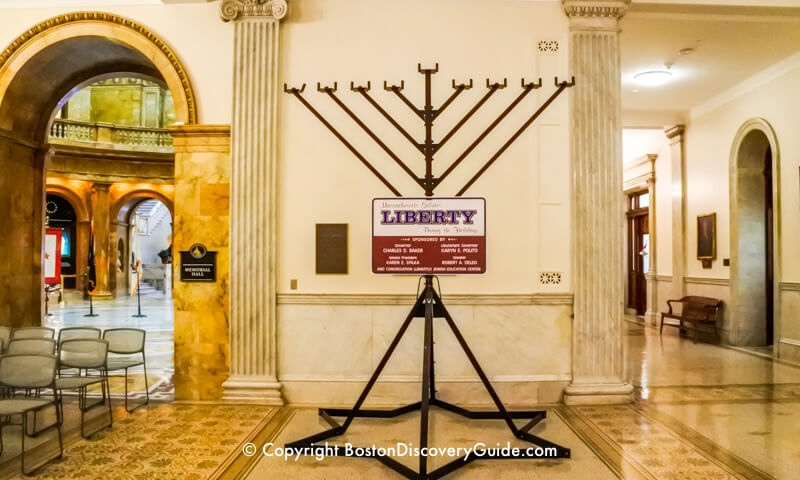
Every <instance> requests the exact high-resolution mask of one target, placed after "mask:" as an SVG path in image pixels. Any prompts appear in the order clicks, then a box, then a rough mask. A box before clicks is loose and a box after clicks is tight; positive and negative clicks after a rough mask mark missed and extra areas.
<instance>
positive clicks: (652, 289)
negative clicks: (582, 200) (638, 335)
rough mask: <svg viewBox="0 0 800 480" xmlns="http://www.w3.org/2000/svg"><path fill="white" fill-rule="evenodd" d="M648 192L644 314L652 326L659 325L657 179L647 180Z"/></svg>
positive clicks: (653, 169)
mask: <svg viewBox="0 0 800 480" xmlns="http://www.w3.org/2000/svg"><path fill="white" fill-rule="evenodd" d="M650 168H651V171H653V172H655V170H656V169H655V158H653V159H652V160H651V167H650ZM647 192H648V194H649V197H650V206H649V207H648V208H649V210H650V213H649V214H648V217H647V221H648V224H647V232H648V238H649V250H650V252H649V253H650V255H649V258H648V264H647V266H648V269H647V273H646V274H645V280H646V281H647V311H646V312H645V314H644V321H645V322H647V323H648V324H650V325H654V326H655V325H658V283H657V277H658V271H657V270H656V268H657V261H656V260H657V255H658V252H657V250H658V249H657V248H656V247H657V244H656V239H657V238H658V237H657V235H656V179H655V177H654V176H653V177H650V178H649V179H648V180H647Z"/></svg>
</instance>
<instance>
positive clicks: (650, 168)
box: [621, 153, 658, 325]
mask: <svg viewBox="0 0 800 480" xmlns="http://www.w3.org/2000/svg"><path fill="white" fill-rule="evenodd" d="M656 159H658V155H657V154H654V153H648V154H646V155H642V156H641V157H639V158H637V159H636V160H633V161H632V162H630V163H628V164H627V165H625V166H624V168H623V179H624V181H623V191H622V193H623V195H622V201H621V203H622V215H623V217H624V218H625V219H626V222H627V212H628V195H630V194H633V193H636V192H639V191H647V192H649V193H650V204H649V206H648V207H647V208H648V209H649V210H648V215H649V217H648V219H649V224H648V226H647V229H648V234H649V235H650V259H649V265H648V266H649V270H648V272H646V273H645V278H646V279H647V311H646V312H645V314H644V319H645V323H648V324H650V325H656V324H657V323H658V290H657V288H658V285H657V282H656V278H657V276H658V272H657V270H658V268H657V263H656V260H657V256H656V254H657V246H658V243H657V235H656ZM627 228H628V227H627V225H626V227H625V229H624V230H623V235H627ZM623 238H624V237H623ZM622 244H623V248H624V250H625V257H626V258H627V257H628V242H627V241H623V242H622ZM623 268H626V269H627V265H626V266H625V267H623ZM624 277H625V285H624V287H625V288H624V292H625V293H624V295H625V298H623V299H622V301H623V303H624V305H626V308H627V304H628V302H627V295H628V291H629V289H630V285H629V281H630V280H629V275H627V274H626V275H625V276H624Z"/></svg>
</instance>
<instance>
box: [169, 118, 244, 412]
mask: <svg viewBox="0 0 800 480" xmlns="http://www.w3.org/2000/svg"><path fill="white" fill-rule="evenodd" d="M169 131H170V133H171V134H172V138H173V143H174V145H175V216H174V219H173V234H172V249H173V255H174V257H173V258H175V261H173V263H172V268H173V278H174V282H173V288H172V297H173V300H174V305H175V398H176V399H178V400H219V399H220V398H222V383H223V382H224V381H225V379H226V378H227V377H228V372H229V367H230V353H229V346H228V322H229V318H230V315H229V312H230V308H229V305H230V302H229V288H228V286H229V284H230V267H229V264H230V262H229V259H230V223H229V218H230V170H231V159H230V143H231V139H230V127H229V126H227V125H174V126H171V127H169ZM195 243H201V244H203V245H205V246H206V247H207V248H208V250H210V251H215V252H217V281H216V282H182V281H180V271H179V269H180V261H179V258H180V253H179V252H181V251H187V250H189V248H190V247H191V246H192V245H193V244H195Z"/></svg>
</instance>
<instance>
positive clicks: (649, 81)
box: [633, 70, 672, 87]
mask: <svg viewBox="0 0 800 480" xmlns="http://www.w3.org/2000/svg"><path fill="white" fill-rule="evenodd" d="M671 78H672V73H671V72H669V71H667V70H650V71H648V72H642V73H637V74H636V75H634V76H633V79H634V80H636V83H638V84H640V85H644V86H646V87H657V86H659V85H663V84H664V83H667V82H668V81H669V80H670V79H671Z"/></svg>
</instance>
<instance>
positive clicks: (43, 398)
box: [0, 327, 150, 475]
mask: <svg viewBox="0 0 800 480" xmlns="http://www.w3.org/2000/svg"><path fill="white" fill-rule="evenodd" d="M145 335H146V334H145V331H144V330H141V329H134V328H113V329H108V330H105V331H101V330H100V329H99V328H94V327H69V328H63V329H61V330H59V332H58V337H56V336H55V330H54V329H52V328H45V327H26V328H14V329H11V328H8V327H0V454H2V452H3V426H5V425H20V438H21V445H22V454H21V468H22V473H23V474H24V475H32V474H33V473H35V472H36V470H38V469H39V468H41V466H44V465H40V466H39V467H35V468H32V469H29V468H28V466H27V465H26V452H25V439H26V438H30V437H35V436H37V435H39V434H42V433H44V432H47V431H50V430H52V429H56V430H57V431H58V445H59V453H58V456H57V457H55V458H61V457H62V455H63V451H64V450H63V445H62V439H61V427H62V424H63V420H64V406H63V392H65V391H74V392H76V393H77V396H78V409H79V410H80V412H81V435H82V436H83V437H84V438H88V437H89V436H91V435H92V434H94V433H96V432H97V431H99V430H101V429H103V428H106V427H111V426H112V425H113V421H114V419H113V414H112V409H111V388H110V385H109V381H108V378H109V372H112V371H118V372H124V375H125V409H126V410H127V411H128V412H133V411H135V410H136V409H138V408H141V407H143V406H145V405H148V404H149V403H150V394H149V392H148V388H147V367H146V365H145ZM138 366H142V368H143V369H144V380H145V401H143V402H141V403H139V404H137V405H130V404H129V398H128V397H129V395H128V370H129V369H131V368H134V367H138ZM93 386H99V387H100V393H101V395H100V398H99V399H96V400H94V399H90V398H89V395H88V393H89V391H88V390H89V388H90V387H93ZM51 406H52V407H53V408H54V409H55V414H56V420H55V422H54V423H52V424H51V425H47V426H44V427H42V428H40V429H38V430H37V429H36V426H37V423H38V422H37V417H38V414H39V412H40V411H42V410H44V409H46V408H48V407H51ZM98 407H107V410H108V422H107V424H105V425H103V426H101V427H99V428H97V429H96V430H94V431H92V432H87V422H86V418H85V414H86V412H88V411H90V410H92V409H94V408H98ZM31 414H32V415H31ZM31 416H32V418H30V417H31ZM16 418H19V419H20V423H19V424H16V423H11V422H12V421H14V420H16ZM29 419H30V420H33V422H32V425H33V426H32V427H30V426H29V423H30V422H29ZM51 460H52V459H51ZM48 461H49V460H48Z"/></svg>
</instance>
